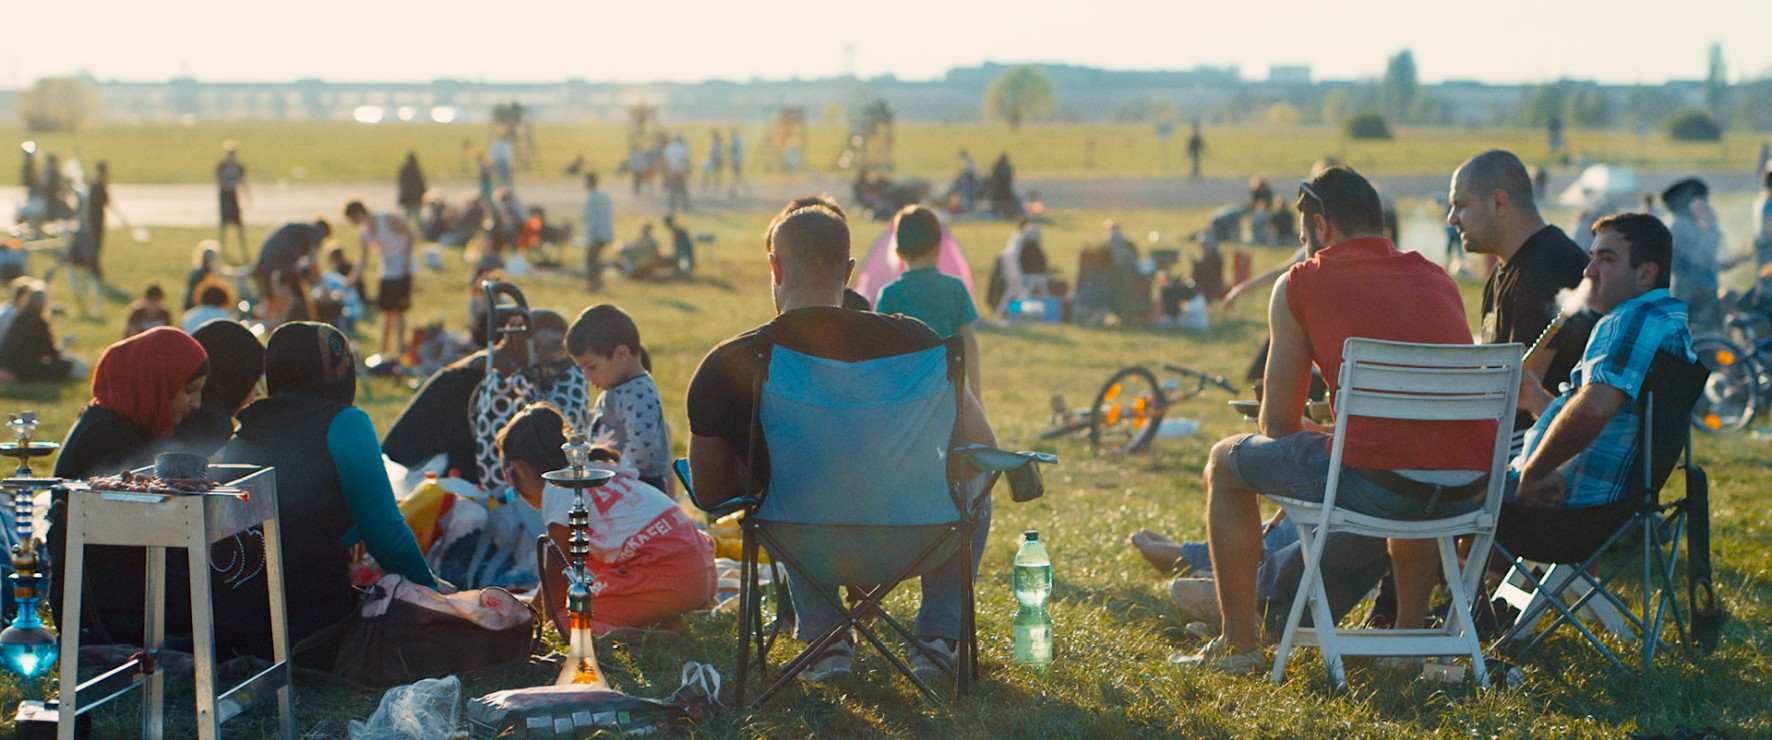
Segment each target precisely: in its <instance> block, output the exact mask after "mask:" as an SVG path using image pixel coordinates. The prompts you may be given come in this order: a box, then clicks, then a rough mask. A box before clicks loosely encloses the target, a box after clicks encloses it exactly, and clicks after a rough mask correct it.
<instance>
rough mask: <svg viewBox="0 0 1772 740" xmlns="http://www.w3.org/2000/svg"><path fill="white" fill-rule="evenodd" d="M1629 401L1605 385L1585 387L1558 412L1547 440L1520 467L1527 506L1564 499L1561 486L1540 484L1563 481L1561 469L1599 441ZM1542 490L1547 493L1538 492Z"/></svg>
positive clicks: (1545, 438) (1521, 489)
mask: <svg viewBox="0 0 1772 740" xmlns="http://www.w3.org/2000/svg"><path fill="white" fill-rule="evenodd" d="M1627 399H1628V397H1627V396H1625V394H1624V391H1621V390H1619V389H1617V388H1613V387H1612V386H1609V385H1604V384H1601V383H1592V384H1589V385H1584V386H1582V387H1581V390H1579V391H1576V392H1575V397H1574V398H1571V399H1569V403H1568V404H1567V405H1565V406H1564V407H1563V410H1562V411H1559V412H1558V413H1557V418H1556V419H1555V420H1553V421H1552V422H1551V424H1550V428H1549V429H1547V430H1545V432H1544V439H1543V440H1542V441H1541V442H1539V444H1538V447H1537V448H1536V449H1534V450H1533V451H1532V456H1531V457H1530V458H1527V460H1526V464H1525V465H1524V466H1522V467H1521V468H1520V498H1521V500H1523V501H1526V502H1527V503H1534V504H1543V505H1550V504H1556V503H1559V502H1560V501H1561V500H1562V498H1563V491H1562V487H1561V486H1560V485H1550V486H1540V485H1539V481H1560V478H1559V477H1558V476H1557V474H1556V473H1557V468H1560V467H1562V466H1563V464H1564V463H1566V462H1569V461H1570V460H1573V459H1574V458H1575V456H1576V455H1579V454H1581V451H1582V450H1585V449H1587V446H1588V445H1590V444H1593V441H1594V440H1595V439H1598V438H1599V436H1600V432H1602V431H1604V430H1605V429H1606V424H1608V423H1609V422H1611V421H1612V417H1613V416H1614V415H1615V414H1617V413H1618V409H1619V407H1620V406H1622V405H1624V403H1625V401H1626V400H1627ZM1540 490H1542V491H1543V494H1542V495H1540V494H1538V493H1537V492H1538V491H1540Z"/></svg>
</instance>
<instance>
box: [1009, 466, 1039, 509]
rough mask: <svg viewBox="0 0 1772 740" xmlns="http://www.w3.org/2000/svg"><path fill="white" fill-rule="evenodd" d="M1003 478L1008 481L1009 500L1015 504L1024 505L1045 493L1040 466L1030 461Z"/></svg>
mask: <svg viewBox="0 0 1772 740" xmlns="http://www.w3.org/2000/svg"><path fill="white" fill-rule="evenodd" d="M1003 478H1004V479H1005V480H1007V481H1009V498H1010V499H1011V500H1013V501H1015V502H1016V503H1026V502H1028V501H1032V500H1034V499H1037V498H1039V497H1041V496H1043V495H1045V493H1046V481H1045V480H1044V479H1042V478H1041V477H1040V466H1038V465H1035V464H1034V463H1033V462H1032V461H1029V462H1028V464H1026V465H1023V466H1021V467H1019V468H1015V469H1013V470H1010V471H1009V472H1007V473H1004V474H1003Z"/></svg>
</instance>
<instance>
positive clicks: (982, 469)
mask: <svg viewBox="0 0 1772 740" xmlns="http://www.w3.org/2000/svg"><path fill="white" fill-rule="evenodd" d="M949 454H950V456H953V457H958V458H960V460H961V461H963V462H965V463H966V464H967V465H970V466H971V467H972V469H973V470H976V471H978V473H979V474H980V477H981V479H982V480H983V485H982V486H980V488H979V491H978V493H977V494H976V495H978V496H983V495H984V493H985V492H988V491H989V490H990V489H991V486H992V485H994V484H995V483H996V480H997V476H999V475H1005V474H1006V475H1008V477H1009V493H1010V496H1011V498H1013V499H1014V500H1015V501H1016V502H1017V503H1025V502H1028V501H1032V500H1034V499H1037V498H1039V497H1040V496H1041V495H1043V494H1044V493H1045V492H1046V484H1045V483H1044V482H1043V481H1041V480H1040V468H1039V466H1038V465H1035V464H1034V463H1046V464H1048V465H1050V464H1055V463H1057V462H1058V456H1057V455H1051V454H1047V453H1044V452H1010V451H1008V450H1000V449H997V448H995V447H990V446H987V445H966V446H964V447H955V448H954V449H953V450H951V451H949Z"/></svg>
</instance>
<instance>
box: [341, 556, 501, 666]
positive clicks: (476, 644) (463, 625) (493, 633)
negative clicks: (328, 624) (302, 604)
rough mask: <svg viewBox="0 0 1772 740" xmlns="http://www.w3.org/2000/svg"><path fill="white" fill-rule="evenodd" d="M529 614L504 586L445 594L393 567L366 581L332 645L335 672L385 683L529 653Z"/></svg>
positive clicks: (490, 663) (497, 663)
mask: <svg viewBox="0 0 1772 740" xmlns="http://www.w3.org/2000/svg"><path fill="white" fill-rule="evenodd" d="M534 630H535V614H534V612H533V611H531V610H530V608H529V606H528V605H526V604H524V603H523V602H522V601H520V600H518V599H517V597H516V596H513V595H511V592H509V591H506V590H504V589H502V588H485V589H479V590H476V591H463V592H460V593H455V594H450V595H447V596H445V595H443V594H439V593H437V592H436V591H434V590H432V589H429V588H426V587H424V586H420V585H418V584H416V583H412V582H410V581H407V580H406V579H405V578H404V577H402V576H398V575H388V576H383V577H382V579H381V581H379V582H377V583H376V584H375V585H374V586H372V587H370V590H369V593H368V594H366V595H365V596H364V598H363V603H362V604H361V605H359V606H358V608H357V613H356V614H355V615H353V617H352V621H351V622H350V624H349V626H348V627H347V628H346V630H345V633H344V636H343V637H342V638H341V639H340V642H339V646H338V657H337V658H336V659H335V661H334V664H333V668H334V673H335V674H336V675H337V676H338V677H340V678H343V679H344V680H346V681H349V682H352V683H356V684H362V685H365V686H374V687H388V686H399V685H402V684H409V683H412V682H414V681H417V680H419V679H423V678H437V677H441V676H448V675H455V674H461V673H467V672H471V671H474V670H477V669H485V668H492V667H496V666H501V665H505V664H508V663H513V662H516V661H519V660H524V659H527V658H528V657H529V655H530V653H531V648H532V647H533V645H534Z"/></svg>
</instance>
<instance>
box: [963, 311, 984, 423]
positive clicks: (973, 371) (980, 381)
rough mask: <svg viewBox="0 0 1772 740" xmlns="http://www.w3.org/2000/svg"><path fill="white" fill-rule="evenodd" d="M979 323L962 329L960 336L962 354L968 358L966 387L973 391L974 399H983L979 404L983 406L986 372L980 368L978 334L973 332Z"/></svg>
mask: <svg viewBox="0 0 1772 740" xmlns="http://www.w3.org/2000/svg"><path fill="white" fill-rule="evenodd" d="M977 323H978V322H976V321H975V322H973V323H971V324H967V325H965V326H962V327H960V332H959V334H960V343H961V348H962V349H961V353H962V354H964V355H965V357H966V385H967V386H968V387H969V388H970V389H971V390H972V397H973V398H976V399H981V400H980V401H979V404H980V405H983V403H984V401H983V400H982V399H983V398H984V371H983V370H982V369H980V368H979V366H978V365H979V363H978V332H976V331H973V327H974V326H976V325H977Z"/></svg>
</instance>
